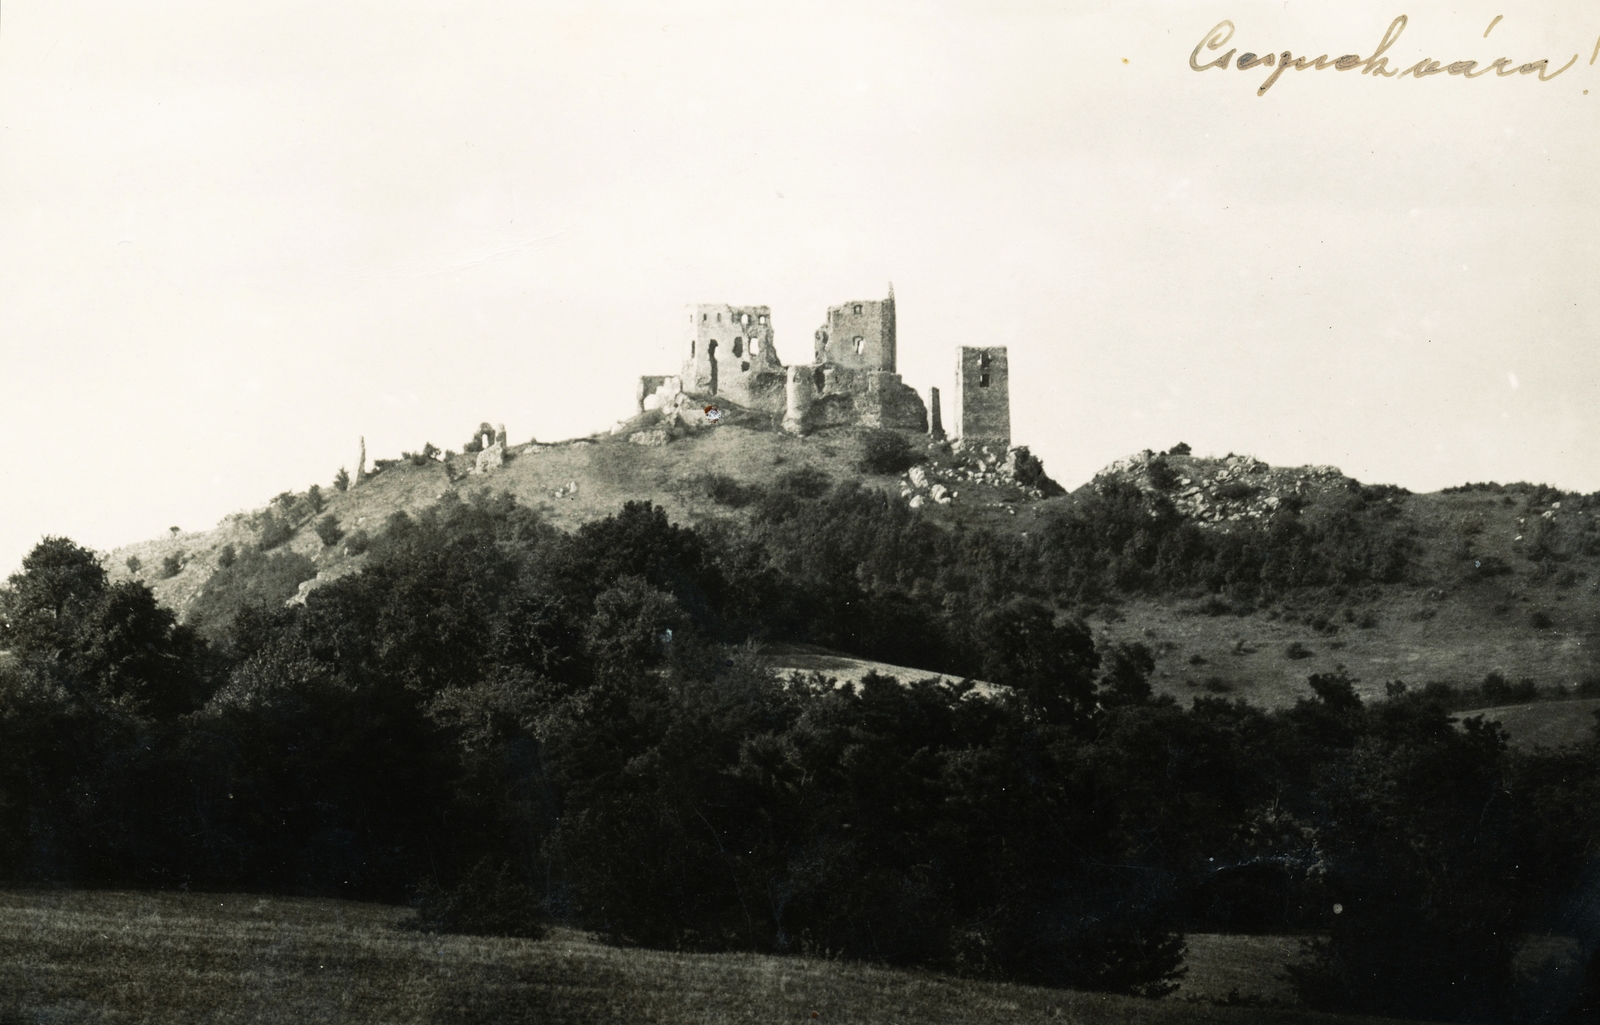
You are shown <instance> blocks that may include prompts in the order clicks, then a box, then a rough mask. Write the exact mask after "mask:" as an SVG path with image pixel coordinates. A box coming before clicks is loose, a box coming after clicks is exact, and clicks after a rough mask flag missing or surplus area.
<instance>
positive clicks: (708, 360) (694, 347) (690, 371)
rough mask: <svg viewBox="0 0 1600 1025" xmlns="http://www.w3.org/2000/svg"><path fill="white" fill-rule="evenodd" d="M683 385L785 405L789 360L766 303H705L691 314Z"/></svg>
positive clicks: (763, 404) (742, 400)
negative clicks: (782, 354)
mask: <svg viewBox="0 0 1600 1025" xmlns="http://www.w3.org/2000/svg"><path fill="white" fill-rule="evenodd" d="M686 321H687V322H686V323H685V325H684V327H685V328H686V337H685V340H684V354H683V375H682V376H683V390H684V391H686V392H690V393H692V394H695V395H706V396H718V397H724V398H726V399H727V400H729V401H731V402H737V403H739V404H740V405H744V406H754V407H757V408H771V409H772V410H773V411H774V412H781V411H782V410H783V364H782V363H781V362H780V361H779V359H778V352H777V350H776V349H775V348H774V347H773V344H772V311H771V310H770V309H768V308H767V307H765V306H729V305H727V304H726V303H700V304H697V305H694V306H690V307H688V309H687V313H686Z"/></svg>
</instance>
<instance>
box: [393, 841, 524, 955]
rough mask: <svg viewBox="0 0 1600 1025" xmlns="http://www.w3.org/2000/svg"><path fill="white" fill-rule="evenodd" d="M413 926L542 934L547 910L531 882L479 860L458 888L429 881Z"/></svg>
mask: <svg viewBox="0 0 1600 1025" xmlns="http://www.w3.org/2000/svg"><path fill="white" fill-rule="evenodd" d="M416 908H417V917H416V919H415V920H413V921H412V922H411V923H408V925H409V927H410V928H413V929H417V930H420V931H423V932H443V933H465V934H467V935H472V936H519V937H523V938H526V939H535V940H536V939H539V938H541V937H542V936H544V934H545V932H546V926H545V922H544V908H543V906H542V904H541V902H540V900H539V898H538V897H537V896H536V895H535V894H534V892H533V891H532V890H531V889H529V888H528V886H527V884H526V883H524V882H523V881H522V880H521V879H519V878H517V876H516V875H515V874H514V873H513V872H512V871H511V867H510V866H509V865H506V864H503V863H502V864H500V865H499V867H495V863H494V861H493V859H490V858H485V859H483V860H482V861H480V862H478V864H477V865H475V866H474V867H473V868H472V869H471V871H469V872H468V873H467V874H466V876H464V877H463V878H462V880H461V882H460V883H459V884H458V885H457V886H456V887H455V888H454V889H442V888H440V887H438V886H435V885H433V883H432V882H431V881H430V882H428V883H424V884H423V886H422V887H421V888H420V889H419V891H418V895H417V900H416Z"/></svg>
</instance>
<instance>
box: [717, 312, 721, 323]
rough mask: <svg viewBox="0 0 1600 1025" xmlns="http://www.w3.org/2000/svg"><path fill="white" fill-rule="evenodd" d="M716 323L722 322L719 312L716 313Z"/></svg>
mask: <svg viewBox="0 0 1600 1025" xmlns="http://www.w3.org/2000/svg"><path fill="white" fill-rule="evenodd" d="M717 323H718V324H720V323H722V314H720V313H719V314H717Z"/></svg>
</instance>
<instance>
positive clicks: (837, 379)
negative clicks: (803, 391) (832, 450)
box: [796, 365, 928, 432]
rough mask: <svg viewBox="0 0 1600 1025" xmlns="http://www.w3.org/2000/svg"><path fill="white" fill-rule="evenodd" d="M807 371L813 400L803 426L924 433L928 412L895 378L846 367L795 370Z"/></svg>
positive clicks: (890, 375)
mask: <svg viewBox="0 0 1600 1025" xmlns="http://www.w3.org/2000/svg"><path fill="white" fill-rule="evenodd" d="M796 369H797V370H801V371H802V372H806V371H809V373H810V375H811V379H812V391H813V394H814V397H813V398H812V400H811V404H810V410H809V413H808V415H807V418H806V421H805V424H806V429H808V430H809V429H812V428H815V427H839V426H845V425H857V426H862V427H896V428H899V429H900V430H906V431H919V432H925V431H927V429H928V409H927V407H926V406H924V405H923V403H922V396H920V395H918V394H917V391H916V389H915V388H912V387H911V386H910V385H908V384H906V383H905V382H904V381H902V380H901V379H900V375H899V374H890V373H885V372H882V371H877V370H854V369H851V368H850V367H841V366H833V365H829V366H821V367H808V368H796Z"/></svg>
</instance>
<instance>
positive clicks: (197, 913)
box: [0, 891, 1385, 1025]
mask: <svg viewBox="0 0 1600 1025" xmlns="http://www.w3.org/2000/svg"><path fill="white" fill-rule="evenodd" d="M410 914H411V912H410V911H409V910H408V909H405V908H398V907H393V906H386V905H379V904H363V903H356V902H348V901H333V900H306V899H294V898H280V897H263V896H259V895H255V894H235V893H215V894H199V893H196V894H180V893H138V894H134V893H118V892H104V891H101V892H95V891H88V892H84V891H78V892H73V891H65V892H54V893H37V892H35V893H28V892H6V893H0V952H3V953H4V957H3V958H0V964H3V967H0V994H4V996H3V997H0V1016H4V1020H7V1021H12V1020H16V1021H22V1020H28V1021H34V1020H38V1021H50V1022H70V1023H101V1022H122V1023H128V1025H139V1023H146V1022H148V1023H156V1022H159V1023H161V1025H168V1023H174V1022H200V1021H235V1020H248V1021H253V1022H283V1023H289V1022H295V1023H298V1022H306V1021H337V1022H347V1023H358V1022H383V1023H386V1025H387V1023H410V1022H418V1023H420V1022H433V1023H439V1022H446V1023H452V1025H472V1023H485V1025H487V1023H491V1022H492V1023H497V1025H509V1023H514V1022H539V1023H541V1025H569V1023H571V1025H575V1023H588V1022H596V1023H598V1022H620V1021H628V1022H639V1023H657V1022H659V1023H678V1022H684V1021H696V1022H710V1023H726V1025H732V1023H738V1022H771V1021H812V1020H816V1021H819V1022H834V1023H839V1022H842V1023H852V1022H855V1023H863V1025H865V1023H874V1025H876V1023H881V1022H888V1021H899V1022H919V1023H930V1025H931V1023H950V1025H956V1023H968V1022H980V1021H981V1022H995V1023H1027V1022H1047V1021H1048V1022H1056V1021H1071V1022H1076V1023H1081V1025H1114V1023H1131V1022H1141V1023H1144V1022H1212V1023H1218V1025H1221V1023H1238V1025H1246V1023H1251V1022H1265V1021H1273V1022H1304V1023H1308V1025H1309V1023H1313V1022H1317V1023H1334V1022H1349V1023H1356V1022H1362V1021H1371V1022H1376V1021H1380V1020H1385V1019H1375V1018H1356V1017H1339V1016H1335V1015H1328V1014H1314V1013H1310V1012H1305V1011H1298V1010H1292V1009H1288V1008H1284V1007H1274V1008H1270V1009H1253V1008H1239V1007H1218V1006H1213V1005H1212V1004H1211V1002H1210V1000H1209V999H1200V995H1201V994H1211V993H1213V992H1221V993H1222V995H1223V996H1226V988H1223V989H1221V990H1220V991H1219V990H1218V987H1219V986H1223V987H1231V988H1235V989H1238V988H1239V987H1241V986H1242V987H1243V989H1242V990H1241V992H1245V993H1249V992H1260V991H1261V988H1265V989H1270V988H1272V987H1273V985H1274V984H1273V981H1272V979H1271V977H1270V975H1271V972H1272V970H1273V968H1274V967H1275V963H1274V959H1273V956H1271V955H1270V954H1269V956H1268V957H1267V958H1266V960H1265V961H1262V962H1261V963H1260V964H1257V963H1256V962H1257V961H1258V960H1259V958H1257V957H1255V956H1254V955H1255V954H1256V953H1257V951H1256V949H1255V948H1257V947H1262V944H1261V943H1259V942H1256V943H1252V941H1250V940H1249V939H1248V938H1244V939H1243V943H1244V946H1245V948H1248V949H1241V951H1240V952H1239V953H1238V954H1231V953H1229V952H1228V948H1229V947H1230V946H1231V945H1233V944H1230V942H1229V939H1228V938H1226V937H1206V938H1202V942H1201V943H1200V944H1199V945H1198V947H1197V950H1199V951H1200V956H1199V959H1198V961H1197V963H1196V977H1195V978H1194V979H1193V980H1191V981H1192V985H1193V988H1194V990H1195V996H1196V1000H1193V1001H1190V1000H1185V999H1183V998H1182V997H1171V998H1168V999H1166V1000H1162V1001H1148V1000H1140V999H1137V998H1133V997H1118V996H1110V995H1107V994H1102V993H1078V992H1072V991H1068V990H1051V989H1041V988H1037V987H1032V986H1019V985H1009V984H1003V983H982V982H969V981H962V980H957V979H953V978H949V977H942V976H938V975H933V974H929V973H925V972H914V971H897V970H891V969H884V968H877V967H873V966H869V965H862V964H853V963H849V962H839V961H829V960H823V959H817V958H797V957H791V958H781V957H770V956H758V955H750V954H721V955H717V954H681V953H673V952H669V951H651V950H638V949H624V948H617V947H609V946H604V945H601V944H599V943H596V942H594V941H593V940H591V939H590V938H589V937H588V936H586V935H584V934H582V933H578V932H574V931H571V930H557V931H556V932H554V933H552V935H551V936H550V937H549V938H547V939H544V940H539V941H532V940H515V939H496V938H489V937H474V936H438V935H425V934H419V933H413V932H405V931H402V930H400V929H399V928H397V925H398V924H399V923H400V922H402V921H404V920H405V919H406V918H408V917H409V916H410ZM1269 946H1270V944H1269ZM1277 946H1278V947H1282V946H1283V944H1281V943H1280V944H1278V945H1277ZM1263 949H1265V948H1263ZM1202 974H1203V975H1204V976H1205V977H1204V978H1202V977H1201V975H1202ZM1258 987H1260V988H1258Z"/></svg>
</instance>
